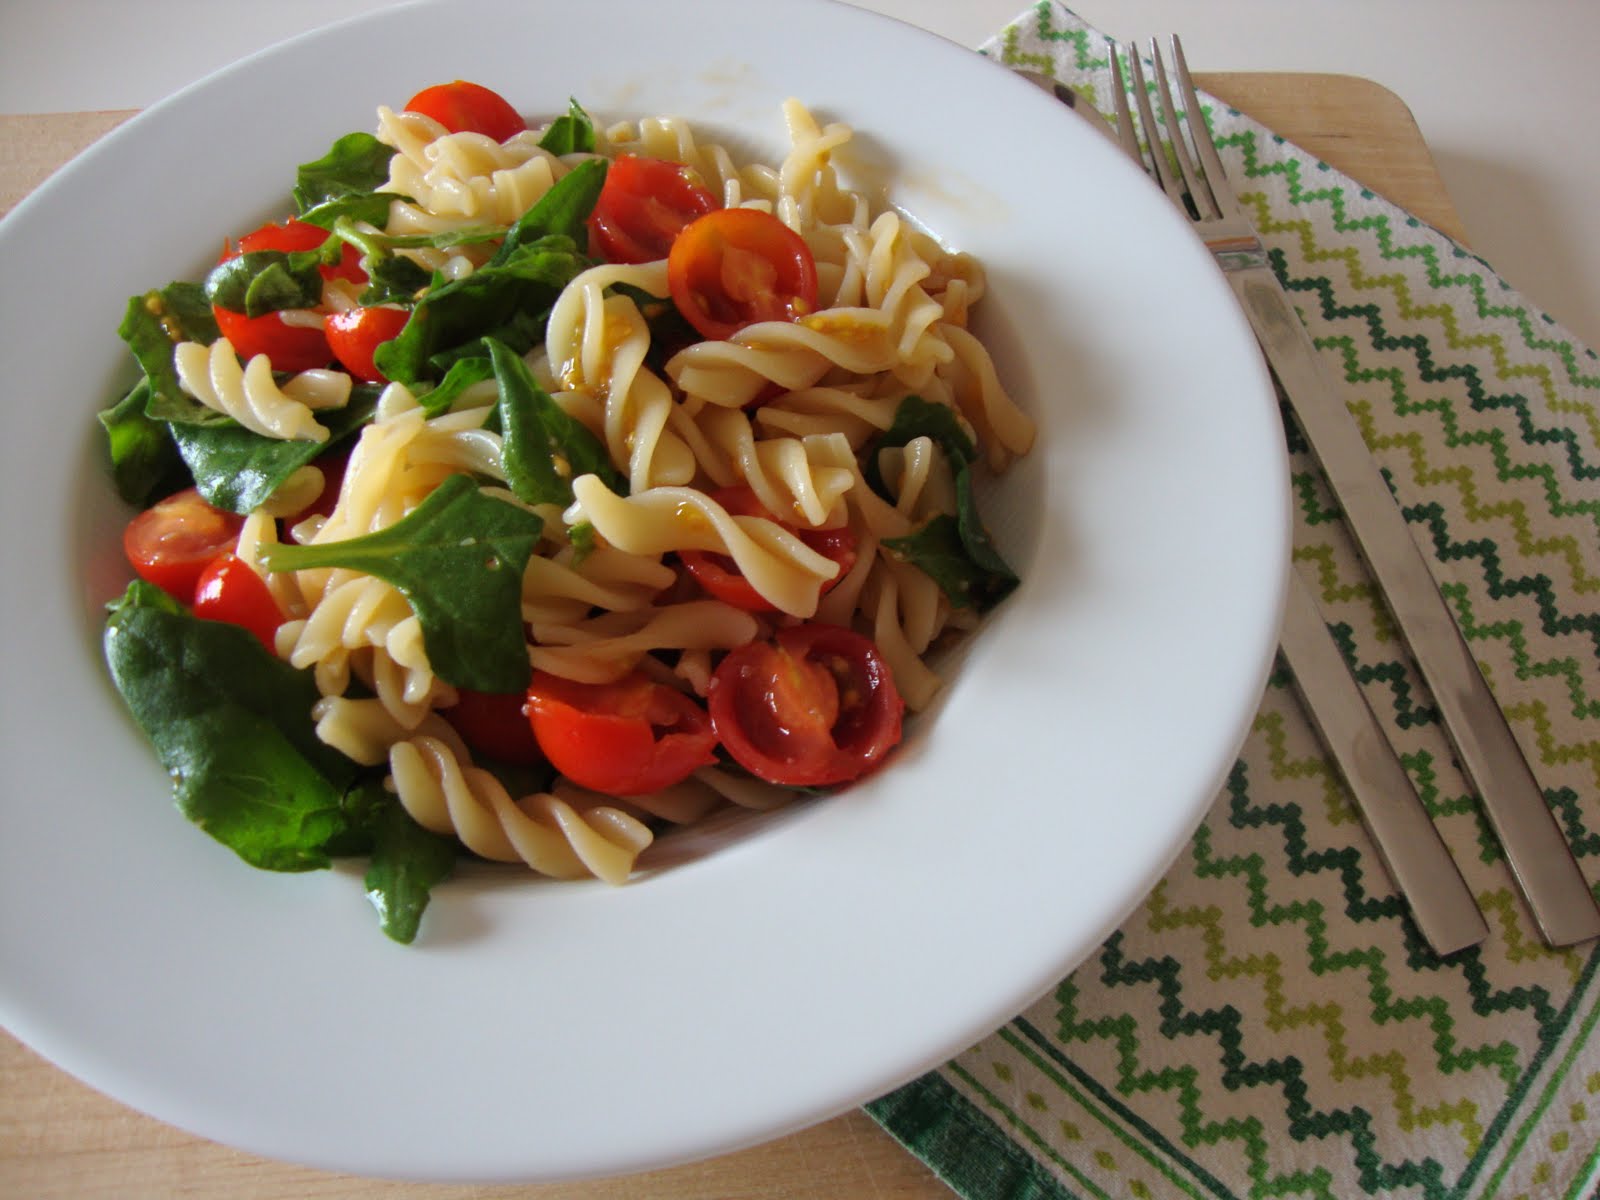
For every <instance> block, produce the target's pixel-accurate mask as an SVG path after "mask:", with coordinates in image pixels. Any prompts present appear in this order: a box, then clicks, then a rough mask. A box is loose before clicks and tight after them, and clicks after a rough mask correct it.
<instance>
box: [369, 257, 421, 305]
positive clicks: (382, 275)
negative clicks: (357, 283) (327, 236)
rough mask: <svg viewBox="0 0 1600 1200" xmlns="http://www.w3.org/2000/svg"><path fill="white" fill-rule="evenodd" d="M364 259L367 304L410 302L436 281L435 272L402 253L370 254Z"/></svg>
mask: <svg viewBox="0 0 1600 1200" xmlns="http://www.w3.org/2000/svg"><path fill="white" fill-rule="evenodd" d="M362 261H363V263H364V264H365V265H366V269H367V289H366V291H364V292H362V293H361V303H363V304H406V305H409V304H412V303H414V302H415V301H416V299H417V294H418V293H419V292H421V291H422V289H423V288H425V287H427V286H428V285H429V284H430V283H432V282H433V272H432V271H429V270H428V269H427V268H425V267H422V266H419V265H418V264H417V263H416V262H414V261H413V260H411V259H409V258H401V257H400V256H399V255H398V254H374V255H368V256H366V257H365V258H364V259H363V260H362Z"/></svg>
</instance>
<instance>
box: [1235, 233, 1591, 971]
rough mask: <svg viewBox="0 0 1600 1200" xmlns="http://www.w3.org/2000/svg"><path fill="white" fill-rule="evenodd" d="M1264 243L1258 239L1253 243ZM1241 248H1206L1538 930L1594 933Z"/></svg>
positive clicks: (1385, 509) (1282, 318) (1559, 942)
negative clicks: (1295, 423) (1238, 307)
mask: <svg viewBox="0 0 1600 1200" xmlns="http://www.w3.org/2000/svg"><path fill="white" fill-rule="evenodd" d="M1208 244H1209V243H1208ZM1259 247H1260V243H1259V242H1256V243H1255V249H1256V250H1257V251H1259ZM1242 249H1243V248H1242V247H1241V246H1240V244H1239V241H1238V240H1237V239H1234V240H1231V241H1227V242H1219V243H1217V244H1214V245H1212V253H1213V254H1214V255H1215V256H1216V258H1217V260H1218V262H1219V263H1220V264H1221V266H1222V267H1223V270H1224V273H1225V274H1226V276H1227V279H1228V282H1229V284H1230V285H1231V286H1232V288H1233V291H1234V294H1235V295H1236V296H1237V297H1238V299H1239V302H1240V304H1241V305H1242V307H1243V308H1244V311H1245V314H1246V316H1247V317H1248V318H1249V321H1250V324H1251V327H1252V328H1253V329H1254V330H1255V333H1256V338H1257V340H1258V341H1259V342H1260V344H1261V348H1262V350H1263V352H1264V353H1265V355H1266V358H1267V362H1268V364H1269V365H1270V366H1271V368H1272V372H1273V374H1274V376H1275V377H1276V380H1277V382H1278V385H1279V387H1280V388H1281V389H1282V392H1283V394H1284V395H1285V396H1286V397H1287V399H1288V401H1289V405H1290V408H1291V409H1292V410H1293V412H1294V415H1295V419H1296V420H1297V421H1298V422H1299V424H1300V428H1301V430H1302V431H1303V432H1304V433H1305V436H1306V441H1307V442H1308V443H1309V444H1310V446H1311V449H1312V451H1313V453H1314V454H1315V456H1316V458H1317V461H1318V463H1319V464H1320V465H1321V467H1322V472H1323V474H1324V476H1325V477H1326V478H1327V481H1328V485H1329V487H1330V488H1331V489H1332V491H1333V494H1334V496H1335V497H1336V498H1337V499H1338V501H1339V506H1340V508H1341V509H1342V511H1343V513H1344V516H1345V521H1346V523H1347V525H1348V526H1349V528H1350V531H1351V533H1352V534H1353V535H1354V538H1355V542H1356V546H1357V549H1358V550H1359V551H1360V553H1361V557H1362V558H1363V559H1364V560H1365V561H1366V563H1367V566H1368V568H1369V569H1370V570H1371V572H1372V575H1373V578H1374V579H1375V580H1376V581H1377V584H1378V589H1379V591H1380V592H1381V593H1382V595H1383V598H1384V602H1385V603H1386V604H1387V606H1388V608H1389V612H1390V615H1391V616H1392V617H1393V618H1394V622H1395V625H1396V627H1397V628H1398V629H1399V630H1400V634H1401V637H1402V638H1403V640H1404V641H1405V644H1406V646H1407V648H1408V649H1409V651H1410V653H1411V657H1412V658H1413V660H1414V661H1415V662H1416V665H1417V667H1418V669H1419V671H1420V673H1421V675H1422V678H1423V681H1424V682H1425V683H1426V684H1427V686H1428V690H1429V691H1430V692H1432V694H1433V698H1434V702H1435V704H1436V705H1437V706H1438V708H1439V712H1440V715H1441V717H1442V718H1443V722H1444V727H1445V732H1446V734H1447V735H1448V737H1449V739H1450V742H1451V745H1452V747H1453V749H1454V750H1455V753H1456V757H1457V760H1458V761H1459V763H1460V765H1461V768H1462V771H1463V773H1464V774H1465V775H1466V776H1467V779H1468V781H1469V782H1470V783H1471V785H1472V787H1473V790H1474V791H1476V792H1477V794H1478V797H1479V799H1480V800H1481V802H1482V806H1483V811H1484V813H1485V815H1486V816H1487V817H1488V819H1489V824H1490V826H1491V828H1492V829H1493V830H1494V833H1495V836H1496V838H1498V839H1499V842H1500V846H1501V848H1502V850H1503V851H1504V852H1505V856H1506V862H1507V863H1508V865H1509V866H1510V869H1511V872H1512V875H1513V877H1514V879H1515V880H1516V883H1517V885H1518V887H1519V889H1520V890H1521V892H1522V895H1523V898H1524V899H1525V900H1526V901H1527V904H1528V908H1529V910H1530V911H1531V913H1532V914H1533V918H1534V921H1535V922H1536V924H1537V925H1538V927H1539V931H1540V933H1541V935H1542V936H1543V938H1544V939H1545V941H1546V942H1548V943H1549V944H1550V945H1552V946H1568V945H1573V944H1575V943H1577V942H1583V941H1587V940H1589V939H1590V938H1593V937H1597V936H1600V904H1597V903H1596V901H1595V897H1594V893H1593V892H1592V891H1591V890H1590V887H1589V884H1588V882H1587V880H1585V878H1584V876H1583V872H1582V871H1581V870H1580V869H1579V866H1578V862H1577V859H1576V858H1575V857H1574V856H1573V853H1572V850H1571V848H1570V847H1569V846H1568V845H1567V842H1566V839H1565V838H1564V837H1563V836H1562V833H1561V829H1560V826H1559V825H1558V824H1557V823H1556V819H1555V816H1554V814H1553V813H1552V812H1551V811H1550V806H1549V804H1548V803H1547V802H1546V800H1545V797H1544V793H1543V791H1542V790H1541V789H1540V787H1539V783H1538V780H1537V779H1536V778H1535V777H1534V774H1533V771H1532V769H1531V768H1530V767H1529V766H1528V762H1527V760H1526V758H1524V756H1523V753H1522V749H1521V747H1520V746H1519V745H1518V744H1517V740H1516V737H1515V735H1514V734H1513V733H1512V731H1511V727H1510V725H1509V724H1508V723H1507V722H1506V718H1505V714H1504V713H1503V712H1502V711H1501V710H1500V707H1499V705H1498V704H1496V703H1495V699H1494V694H1493V693H1492V692H1491V691H1490V689H1489V685H1488V682H1487V681H1486V680H1485V679H1484V677H1483V672H1482V671H1480V670H1479V669H1478V664H1477V661H1476V660H1475V659H1474V658H1473V655H1472V651H1471V649H1470V648H1469V647H1468V646H1467V643H1466V639H1465V638H1464V637H1463V636H1462V634H1461V630H1460V628H1459V627H1458V626H1457V625H1456V622H1455V620H1454V618H1453V617H1452V616H1451V615H1450V610H1449V608H1448V606H1447V605H1446V603H1445V600H1444V596H1443V595H1442V594H1441V592H1440V591H1439V588H1438V585H1437V584H1436V583H1435V581H1434V578H1433V575H1432V573H1431V572H1430V571H1429V569H1428V565H1427V562H1426V560H1425V559H1424V557H1423V555H1422V551H1421V550H1420V549H1419V547H1418V546H1417V543H1416V541H1415V540H1414V539H1413V538H1412V536H1411V530H1410V528H1409V527H1408V526H1407V524H1406V519H1405V514H1404V513H1402V512H1401V511H1400V505H1399V503H1398V502H1397V501H1396V499H1395V497H1394V495H1393V494H1392V493H1391V492H1390V490H1389V485H1388V483H1387V481H1386V480H1385V479H1384V477H1383V472H1382V471H1381V470H1380V468H1379V466H1378V462H1377V459H1376V458H1374V457H1373V455H1372V453H1371V452H1370V451H1369V449H1368V448H1367V444H1366V440H1365V439H1364V438H1363V437H1362V435H1361V429H1360V426H1359V425H1358V424H1357V423H1356V419H1355V417H1354V416H1352V415H1351V413H1350V411H1349V409H1348V408H1347V407H1346V405H1345V403H1344V401H1343V399H1342V398H1341V397H1340V396H1339V394H1338V392H1337V391H1336V390H1335V389H1334V388H1333V386H1332V384H1331V382H1330V381H1329V379H1328V378H1327V376H1326V374H1325V373H1324V370H1323V367H1322V364H1321V363H1320V361H1319V360H1318V355H1317V349H1316V346H1315V345H1314V344H1313V343H1312V341H1311V335H1310V334H1309V333H1307V332H1306V328H1305V326H1304V325H1303V324H1302V323H1301V321H1300V317H1299V314H1298V313H1296V312H1295V310H1294V307H1293V305H1292V304H1291V303H1290V301H1289V297H1288V296H1287V295H1286V294H1285V293H1284V291H1283V288H1282V285H1280V284H1279V282H1278V279H1277V276H1276V275H1274V274H1273V273H1272V268H1271V267H1270V266H1269V265H1268V264H1267V262H1266V259H1265V256H1264V255H1263V254H1259V253H1249V252H1241V250H1242Z"/></svg>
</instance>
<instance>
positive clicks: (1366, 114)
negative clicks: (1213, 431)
mask: <svg viewBox="0 0 1600 1200" xmlns="http://www.w3.org/2000/svg"><path fill="white" fill-rule="evenodd" d="M1197 82H1198V83H1199V84H1200V86H1201V87H1202V88H1205V89H1206V90H1208V91H1210V92H1212V93H1213V94H1214V95H1216V96H1218V97H1219V98H1221V99H1222V100H1224V101H1226V102H1227V103H1228V104H1230V105H1232V106H1233V107H1235V108H1238V109H1239V110H1240V111H1242V112H1245V113H1248V114H1249V115H1251V116H1253V117H1255V118H1256V119H1258V120H1260V121H1261V122H1262V123H1263V124H1265V125H1267V126H1268V127H1269V128H1271V129H1273V130H1274V131H1275V132H1277V133H1279V134H1281V135H1282V136H1284V137H1285V138H1287V139H1288V140H1290V141H1292V142H1295V143H1296V144H1298V145H1300V146H1302V147H1304V148H1305V149H1306V150H1308V151H1309V152H1311V153H1312V154H1314V155H1316V156H1317V157H1318V158H1321V159H1322V160H1323V161H1325V162H1327V163H1329V164H1331V165H1333V166H1335V167H1337V168H1339V169H1340V170H1342V171H1344V172H1345V173H1346V174H1348V175H1350V176H1351V177H1352V178H1354V179H1356V180H1357V181H1359V182H1360V183H1362V184H1364V185H1366V186H1367V187H1369V188H1371V189H1372V190H1373V191H1374V192H1377V193H1378V194H1379V195H1382V196H1384V197H1386V198H1387V199H1389V200H1391V201H1393V202H1394V203H1396V204H1398V205H1400V207H1402V208H1404V209H1406V210H1408V211H1409V212H1411V213H1412V214H1413V215H1415V216H1417V217H1419V218H1420V219H1422V220H1424V221H1426V222H1428V223H1429V224H1431V225H1433V226H1435V227H1437V228H1438V229H1440V230H1442V231H1444V232H1445V233H1447V234H1449V235H1450V236H1451V237H1454V238H1456V239H1457V240H1459V241H1463V242H1464V241H1465V240H1466V236H1465V231H1464V230H1463V229H1462V228H1461V224H1460V219H1459V217H1458V216H1457V215H1456V212H1455V209H1454V208H1453V207H1452V205H1451V203H1450V199H1449V197H1448V196H1447V195H1446V194H1445V190H1444V185H1443V183H1442V182H1441V180H1440V178H1439V174H1438V172H1437V170H1436V169H1435V167H1434V165H1433V161H1432V159H1431V157H1430V156H1429V154H1428V149H1427V145H1426V142H1425V140H1424V139H1423V136H1422V134H1421V132H1420V131H1419V130H1418V128H1417V125H1416V122H1415V121H1414V120H1413V118H1412V116H1411V113H1410V110H1409V109H1407V107H1406V106H1405V104H1404V102H1403V101H1401V99H1400V98H1399V97H1398V96H1396V95H1395V94H1394V93H1393V92H1391V91H1389V90H1387V89H1385V88H1383V87H1381V86H1379V85H1378V84H1375V83H1373V82H1371V81H1369V80H1365V79H1359V78H1355V77H1353V76H1347V75H1300V74H1209V75H1198V76H1197ZM130 115H131V114H130V113H126V112H95V113H51V114H44V115H25V116H15V115H14V116H7V115H3V114H0V213H4V212H6V211H8V210H9V209H10V208H11V207H13V206H14V205H15V204H16V203H17V202H18V201H19V200H21V199H22V197H24V196H25V195H27V194H28V193H29V192H30V191H31V190H32V189H34V188H35V187H37V186H38V185H39V184H40V183H42V182H43V181H44V180H45V179H46V178H47V177H48V176H49V175H50V173H51V172H52V171H54V170H55V169H56V168H57V167H59V166H60V165H61V164H63V163H65V162H66V161H67V160H68V159H70V158H71V157H73V156H74V155H75V154H77V153H78V152H79V151H81V150H83V149H84V148H85V147H87V146H89V145H90V144H91V143H92V142H94V141H95V140H96V139H98V138H100V137H101V136H103V135H104V134H106V133H108V132H110V131H111V130H112V129H114V128H115V127H116V126H117V125H118V124H120V123H121V122H122V121H123V120H126V119H127V117H129V116H130ZM950 1194H951V1193H950V1191H949V1189H948V1188H946V1186H945V1185H944V1184H943V1183H941V1182H940V1181H939V1180H938V1179H937V1178H936V1177H935V1176H934V1174H933V1173H932V1172H931V1171H930V1170H928V1168H927V1167H925V1166H924V1165H923V1164H922V1163H921V1162H920V1161H918V1160H917V1159H916V1158H914V1157H913V1156H912V1155H911V1154H909V1153H908V1152H906V1151H905V1150H904V1149H902V1148H901V1147H900V1146H899V1145H898V1144H896V1143H895V1142H894V1140H893V1139H892V1138H890V1137H889V1136H888V1135H887V1134H886V1133H884V1132H883V1131H882V1130H881V1129H880V1128H879V1127H878V1126H877V1125H876V1123H874V1122H873V1121H872V1120H871V1118H869V1117H867V1116H866V1115H865V1114H863V1113H861V1112H859V1111H856V1112H850V1113H847V1114H845V1115H844V1116H841V1117H837V1118H835V1119H833V1120H831V1121H827V1122H824V1123H823V1124H820V1125H817V1126H814V1127H813V1128H811V1129H808V1130H805V1131H803V1132H801V1133H797V1134H793V1135H791V1136H789V1137H784V1138H780V1139H778V1140H776V1141H773V1142H769V1143H767V1144H766V1145H763V1146H758V1147H756V1148H754V1149H751V1150H746V1151H743V1152H741V1153H737V1154H730V1155H726V1156H723V1157H720V1158H715V1159H712V1160H709V1161H707V1162H703V1163H696V1164H691V1165H687V1166H681V1167H675V1168H671V1169H668V1170H663V1171H655V1172H651V1173H648V1174H643V1175H634V1176H628V1177H623V1178H618V1179H609V1180H594V1181H589V1182H585V1183H579V1184H560V1185H542V1186H540V1185H522V1186H507V1187H485V1186H453V1185H434V1184H408V1183H390V1182H381V1181H376V1180H370V1179H361V1178H356V1177H351V1176H344V1175H335V1174H329V1173H327V1172H323V1171H316V1170H311V1169H308V1168H303V1167H298V1166H293V1165H289V1164H285V1163H279V1162H273V1161H268V1160H265V1159H260V1158H256V1157H253V1156H251V1155H248V1154H243V1153H240V1152H238V1151H236V1150H232V1149H230V1148H227V1147H224V1146H219V1145H216V1144H214V1143H212V1142H208V1141H205V1140H204V1139H201V1138H196V1137H193V1136H191V1135H189V1134H187V1133H184V1132H182V1131H180V1130H177V1129H174V1128H172V1127H170V1126H168V1125H165V1124H163V1123H161V1122H159V1121H156V1120H153V1119H152V1118H149V1117H146V1116H144V1115H142V1114H140V1113H136V1112H133V1111H131V1110H129V1109H127V1108H125V1107H123V1106H122V1105H120V1104H118V1103H117V1102H115V1101H113V1100H110V1099H108V1098H106V1097H105V1096H102V1095H101V1094H99V1093H98V1092H96V1091H94V1090H92V1089H91V1088H88V1087H86V1086H84V1085H83V1084H82V1083H80V1082H78V1081H77V1080H76V1079H73V1078H72V1077H70V1076H68V1075H66V1074H65V1073H64V1072H62V1071H60V1070H58V1069H57V1068H55V1067H54V1066H52V1065H51V1064H49V1063H47V1062H45V1061H44V1060H43V1059H41V1058H39V1057H38V1056H37V1055H35V1054H34V1053H33V1052H32V1051H30V1050H28V1049H27V1048H26V1047H24V1046H22V1045H21V1044H20V1043H18V1042H17V1041H16V1040H15V1039H14V1038H12V1037H11V1036H10V1035H8V1034H0V1198H5V1200H10V1198H13V1197H15V1198H19V1200H20V1198H22V1197H27V1198H29V1200H69V1198H70V1200H97V1198H101V1197H117V1198H119V1200H142V1198H145V1197H149V1198H152V1200H154V1198H157V1197H161V1198H165V1197H185V1198H193V1200H208V1198H211V1197H218V1198H220V1197H227V1198H229V1200H278V1198H282V1197H305V1198H313V1197H315V1198H329V1200H335V1198H336V1200H365V1198H375V1197H383V1198H385V1200H485V1198H488V1197H496V1198H500V1197H517V1198H519V1200H556V1198H557V1197H560V1198H561V1200H690V1198H700V1197H717V1198H719V1200H720V1198H728V1200H733V1198H749V1200H779V1198H781V1197H797V1196H826V1197H829V1198H830V1200H858V1198H861V1200H864V1198H866V1197H871V1198H873V1200H937V1198H948V1197H949V1196H950Z"/></svg>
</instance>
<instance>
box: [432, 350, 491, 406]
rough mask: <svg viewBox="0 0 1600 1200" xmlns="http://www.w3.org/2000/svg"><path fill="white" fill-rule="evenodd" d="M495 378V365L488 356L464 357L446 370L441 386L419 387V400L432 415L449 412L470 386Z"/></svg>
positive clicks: (440, 382)
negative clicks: (491, 363)
mask: <svg viewBox="0 0 1600 1200" xmlns="http://www.w3.org/2000/svg"><path fill="white" fill-rule="evenodd" d="M493 378H494V367H493V366H492V365H490V363H489V360H488V359H486V358H464V359H462V360H461V361H460V362H458V363H455V364H453V365H452V366H451V368H450V369H449V370H448V371H446V372H445V376H444V378H443V379H441V380H440V381H439V386H438V387H434V388H427V389H418V391H417V402H418V403H419V404H421V405H422V407H423V409H424V410H426V412H427V414H428V415H429V416H430V417H437V416H439V415H440V414H442V413H446V412H449V411H450V410H451V409H452V408H454V407H455V406H456V402H457V401H459V400H460V399H461V397H462V394H463V393H465V392H466V390H467V389H468V388H470V387H473V386H475V385H476V384H480V383H482V382H484V380H486V379H493Z"/></svg>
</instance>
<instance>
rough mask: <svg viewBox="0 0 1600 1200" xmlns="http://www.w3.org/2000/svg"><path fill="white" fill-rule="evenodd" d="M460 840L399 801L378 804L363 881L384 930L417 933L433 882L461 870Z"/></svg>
mask: <svg viewBox="0 0 1600 1200" xmlns="http://www.w3.org/2000/svg"><path fill="white" fill-rule="evenodd" d="M458 850H459V847H458V843H457V842H456V840H455V839H454V838H448V837H441V836H440V835H439V834H436V833H433V832H431V831H429V830H427V829H424V828H423V827H422V826H421V825H418V824H417V823H416V821H414V820H412V819H411V814H410V813H408V812H406V810H405V809H404V808H402V807H401V806H400V805H399V804H398V803H395V802H392V801H391V802H390V803H388V804H386V805H383V806H381V807H380V808H379V810H378V815H377V820H376V824H375V828H374V829H373V834H372V853H371V859H370V861H369V863H368V866H367V874H366V878H365V879H364V880H363V886H364V887H365V888H366V889H367V899H368V900H370V901H371V902H372V907H373V908H375V909H377V910H378V921H379V924H380V926H381V927H382V929H383V932H384V933H386V934H388V935H389V936H390V937H391V938H393V939H394V940H395V941H397V942H402V943H410V942H411V941H412V940H413V939H414V938H415V937H416V936H417V927H418V924H419V923H420V922H421V920H422V911H423V909H425V908H427V907H428V898H429V896H430V895H431V894H432V891H433V887H434V885H435V884H437V883H442V882H443V881H444V880H445V879H448V878H449V877H450V873H451V872H452V871H454V870H455V865H456V855H457V853H458Z"/></svg>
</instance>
